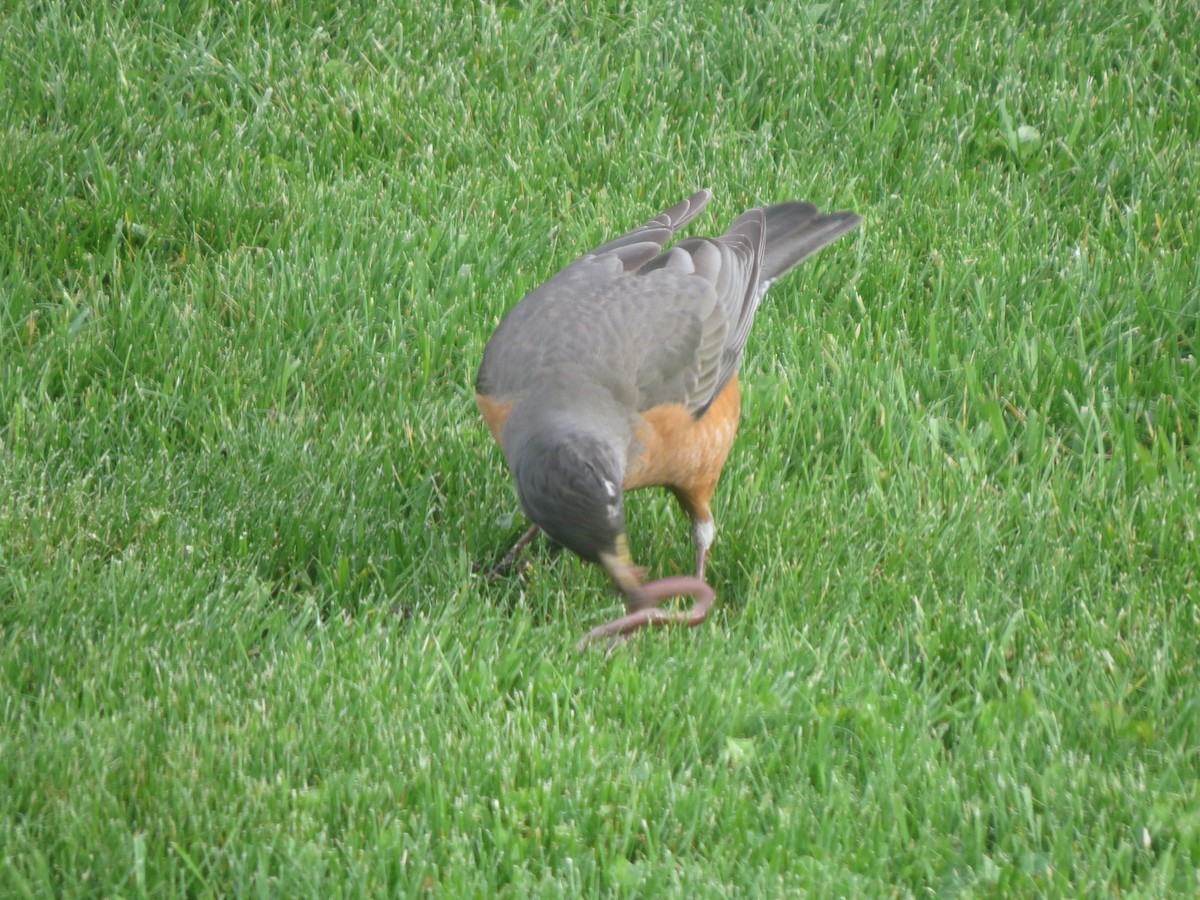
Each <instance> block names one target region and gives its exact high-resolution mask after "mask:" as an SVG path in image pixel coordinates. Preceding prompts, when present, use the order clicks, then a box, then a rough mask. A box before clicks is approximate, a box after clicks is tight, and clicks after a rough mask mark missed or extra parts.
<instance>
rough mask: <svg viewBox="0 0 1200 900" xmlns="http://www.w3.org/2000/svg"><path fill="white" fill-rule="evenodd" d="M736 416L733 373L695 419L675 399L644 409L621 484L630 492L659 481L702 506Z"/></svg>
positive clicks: (738, 394) (709, 493)
mask: <svg viewBox="0 0 1200 900" xmlns="http://www.w3.org/2000/svg"><path fill="white" fill-rule="evenodd" d="M740 415H741V392H740V390H739V388H738V382H737V376H736V375H735V376H734V377H733V378H732V379H730V381H729V384H728V385H726V387H725V389H724V390H723V391H721V394H720V396H719V397H717V399H716V400H714V401H713V404H712V406H710V407H709V408H708V411H707V412H706V413H705V414H704V416H703V417H702V418H700V419H699V420H697V419H694V418H692V414H691V413H690V412H688V410H687V408H686V407H685V406H682V405H681V404H678V403H671V404H665V405H663V406H656V407H655V408H654V409H651V410H647V411H646V412H645V413H643V414H642V423H641V425H640V426H639V427H638V429H637V431H636V432H635V433H634V440H635V442H636V443H635V449H634V455H633V456H631V457H630V459H629V462H628V464H627V467H626V469H625V482H624V484H623V485H622V487H624V489H625V490H627V491H631V490H634V489H636V488H642V487H651V486H654V485H662V486H665V487H670V488H673V489H675V491H676V492H677V493H679V494H681V495H682V496H681V498H680V499H681V500H689V499H690V500H692V501H694V503H693V505H694V506H701V505H707V502H708V500H709V499H710V498H711V497H712V494H713V491H714V490H715V489H716V486H717V479H719V478H720V476H721V469H722V468H723V467H724V465H725V459H726V458H727V457H728V456H729V450H730V448H731V447H733V439H734V437H735V435H737V428H738V420H739V417H740Z"/></svg>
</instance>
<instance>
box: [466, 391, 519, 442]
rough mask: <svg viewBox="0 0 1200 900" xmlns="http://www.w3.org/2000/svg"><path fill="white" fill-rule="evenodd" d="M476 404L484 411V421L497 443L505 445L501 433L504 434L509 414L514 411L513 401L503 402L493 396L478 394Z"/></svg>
mask: <svg viewBox="0 0 1200 900" xmlns="http://www.w3.org/2000/svg"><path fill="white" fill-rule="evenodd" d="M475 405H476V406H478V407H479V411H480V412H481V413H483V421H484V422H486V423H487V427H488V431H490V432H491V433H492V437H494V438H495V439H496V443H498V444H501V445H503V441H501V440H500V435H502V434H504V426H505V424H506V423H507V422H508V414H509V413H511V412H512V408H513V405H512V403H511V402H510V403H503V402H501V401H499V400H496V399H495V398H493V397H488V396H486V395H484V394H476V395H475Z"/></svg>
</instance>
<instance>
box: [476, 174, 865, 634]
mask: <svg viewBox="0 0 1200 900" xmlns="http://www.w3.org/2000/svg"><path fill="white" fill-rule="evenodd" d="M711 199H712V192H711V191H709V190H707V189H702V190H699V191H697V192H696V193H694V194H692V195H691V196H690V197H688V198H687V199H686V200H683V201H681V202H680V203H677V204H676V205H674V206H672V207H670V208H669V209H667V210H665V211H664V212H662V213H660V214H659V215H657V216H655V217H654V218H652V219H650V220H649V221H648V222H646V223H644V224H643V225H640V226H639V227H637V228H634V229H633V230H632V231H629V232H627V233H626V234H623V235H621V236H620V237H618V238H615V239H614V240H611V241H608V242H607V243H604V244H602V245H600V246H599V247H596V248H595V249H594V250H592V251H590V252H588V253H586V254H584V255H583V256H580V257H579V258H578V259H576V260H575V261H574V262H571V263H570V264H568V265H567V266H566V267H565V268H564V269H562V270H561V271H559V272H558V273H557V274H555V275H554V276H552V277H551V278H550V279H549V280H548V281H546V282H544V283H543V284H541V285H540V286H539V287H536V288H534V289H533V290H531V291H530V292H529V293H528V294H526V295H525V296H524V297H523V298H522V299H521V300H520V302H518V303H517V304H516V305H515V306H514V307H512V309H510V310H509V311H508V312H507V314H506V315H504V317H503V318H502V319H501V321H500V323H499V324H498V326H497V327H496V329H495V331H494V332H493V334H492V336H491V338H490V339H489V340H488V342H487V345H486V346H485V348H484V352H483V360H482V362H481V364H480V366H479V370H478V374H477V376H476V379H475V401H476V405H477V406H478V408H479V411H480V413H481V415H482V417H483V420H484V422H485V423H486V425H487V428H488V430H489V431H490V432H491V435H492V437H493V438H495V440H496V441H497V442H498V443H499V445H500V448H501V450H502V451H503V454H504V457H505V460H506V461H507V464H508V468H509V470H510V471H511V473H512V476H513V480H514V482H515V484H516V491H517V497H518V499H519V501H520V505H521V508H522V509H523V510H524V512H525V514H526V515H527V516H528V518H529V519H530V521H531V522H532V523H533V524H532V526H531V527H530V529H529V530H528V531H527V532H526V533H525V535H524V536H523V537H522V538H521V539H520V540H519V541H518V542H517V545H516V546H515V547H514V548H513V550H512V551H510V553H509V554H508V555H507V556H506V557H505V560H504V562H503V563H502V564H501V565H502V566H503V565H504V564H506V563H509V562H511V561H512V559H513V558H515V555H516V554H517V553H519V552H521V550H522V549H523V548H524V547H525V546H526V545H527V544H528V543H529V542H530V541H531V540H532V539H533V538H534V537H536V535H537V533H538V531H539V530H540V531H542V532H544V533H545V534H546V535H548V536H549V537H550V538H551V539H552V540H553V541H554V542H555V543H558V544H561V545H562V546H564V547H566V548H567V549H569V550H570V551H572V552H573V553H575V554H576V555H578V556H579V557H580V558H582V559H584V560H587V561H588V562H592V563H596V564H598V565H600V566H601V567H603V569H604V570H605V572H607V574H608V576H609V577H610V578H611V580H612V582H613V584H614V585H615V587H616V588H617V590H619V591H620V593H621V594H622V595H623V597H624V601H625V606H626V614H625V615H623V616H621V617H619V618H617V619H614V620H613V621H611V622H607V623H605V624H602V625H599V626H597V627H595V628H593V629H592V630H591V631H589V632H588V633H587V634H586V635H584V637H583V639H582V640H581V641H580V642H579V646H580V647H584V646H586V645H588V644H589V643H591V642H593V641H598V640H600V639H603V638H607V639H608V640H609V641H610V642H615V641H619V640H623V639H624V638H626V637H628V636H629V635H630V634H632V633H633V632H634V631H636V630H638V629H640V628H643V627H645V626H648V625H667V624H683V625H689V626H695V625H699V624H701V623H702V622H704V621H705V619H706V618H707V615H708V611H709V608H710V606H711V604H712V602H713V599H714V598H715V591H714V590H713V589H712V587H711V586H710V585H709V584H708V583H707V582H706V581H705V580H704V577H705V570H706V564H707V561H708V556H709V551H710V548H711V546H712V543H713V540H714V536H715V530H716V529H715V522H714V517H713V512H712V505H711V502H712V498H713V494H714V492H715V490H716V487H717V482H718V480H719V478H720V475H721V470H722V468H723V467H724V465H725V461H726V459H727V458H728V456H729V452H730V449H731V447H732V446H733V441H734V437H735V435H736V434H737V429H738V424H739V421H740V416H741V391H740V387H739V384H738V371H739V368H740V366H741V363H742V358H743V353H744V350H745V346H746V339H747V337H748V336H749V334H750V327H751V325H752V324H753V321H754V315H755V312H756V311H757V309H758V306H759V303H760V302H761V301H762V299H763V296H764V294H765V293H766V291H767V289H768V288H769V287H770V286H771V285H772V284H773V283H774V282H775V281H777V280H778V279H779V278H781V277H782V276H784V275H786V274H787V273H788V272H790V271H791V270H792V269H794V268H795V267H796V266H798V265H799V264H800V263H802V262H803V261H804V260H805V259H807V258H808V257H809V256H811V255H812V254H814V253H816V252H817V251H818V250H820V249H821V248H823V247H825V246H826V245H827V244H829V243H831V242H832V241H834V240H836V239H837V238H839V237H841V236H842V235H844V234H846V233H847V232H849V231H852V230H853V229H854V228H856V227H858V225H859V224H860V223H861V222H862V218H861V217H860V216H858V215H857V214H855V213H853V212H849V211H841V212H832V213H822V212H821V211H820V210H819V209H818V208H817V207H816V206H814V205H813V204H811V203H806V202H800V201H789V202H784V203H777V204H774V205H769V206H763V207H756V208H754V209H750V210H748V211H746V212H745V213H743V214H742V215H740V216H739V217H738V218H737V219H736V220H734V222H733V224H732V225H730V226H729V229H728V230H727V231H726V232H725V233H724V234H723V235H721V236H720V237H715V238H704V237H689V238H684V239H682V240H679V241H677V242H676V243H674V245H673V246H671V247H670V248H669V249H667V244H668V243H669V242H670V241H671V240H672V239H673V238H674V236H675V234H676V232H677V231H679V229H681V228H683V226H685V225H687V224H688V223H689V222H691V221H692V219H693V218H695V216H696V215H697V214H698V213H699V212H700V211H701V210H702V209H704V207H705V206H706V205H707V204H708V202H709V200H711ZM656 486H657V487H665V488H667V489H668V490H669V491H670V492H671V493H673V494H674V495H675V498H676V500H677V501H678V503H679V505H680V507H681V508H682V509H683V511H684V513H686V515H687V516H688V517H689V519H690V521H691V541H692V546H693V549H694V551H695V575H693V576H687V575H682V576H673V577H668V578H661V579H658V580H656V581H649V582H648V581H646V580H645V579H646V571H645V570H644V569H642V568H641V567H639V566H637V565H635V564H634V562H633V560H632V559H631V556H630V552H629V544H628V539H627V536H626V532H625V506H624V495H625V493H626V492H628V491H632V490H636V489H639V488H646V487H656ZM498 568H499V567H498ZM677 596H678V597H684V596H689V597H692V598H693V599H694V601H695V602H694V605H693V606H692V608H691V609H690V610H687V611H670V610H664V609H661V608H659V604H660V603H661V602H662V601H663V600H665V599H667V598H669V597H677Z"/></svg>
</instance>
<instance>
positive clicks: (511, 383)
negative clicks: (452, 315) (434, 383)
mask: <svg viewBox="0 0 1200 900" xmlns="http://www.w3.org/2000/svg"><path fill="white" fill-rule="evenodd" d="M710 197H711V194H710V193H709V192H708V191H699V192H697V193H696V194H693V195H692V196H691V197H689V198H688V199H687V200H685V201H683V202H682V203H679V204H677V205H676V206H673V207H671V208H670V209H668V210H666V211H665V212H663V213H661V214H660V215H658V216H656V217H655V218H654V219H651V220H650V221H649V222H647V223H645V224H644V225H642V226H640V227H638V228H635V229H634V230H633V231H630V232H628V233H627V234H624V235H622V236H621V237H619V238H617V239H615V240H613V241H609V242H608V243H606V244H602V245H601V246H600V247H597V248H596V249H595V250H593V251H591V252H590V253H588V254H586V255H584V256H582V257H580V258H579V259H577V260H576V261H575V262H573V263H571V264H570V265H569V266H567V268H565V269H564V270H562V271H561V272H559V273H558V274H557V275H555V276H554V277H553V278H551V279H550V280H549V281H547V282H546V283H545V284H543V285H542V286H541V287H539V288H536V289H535V290H534V291H532V292H530V293H529V294H528V295H526V297H525V298H524V299H523V300H522V301H521V303H519V304H518V305H517V306H516V307H514V308H513V309H512V310H511V311H510V312H509V314H508V315H507V316H506V317H505V319H504V321H503V322H501V324H500V327H499V328H498V329H497V330H496V333H495V335H493V337H492V340H491V341H489V343H488V347H487V350H486V351H485V354H484V362H483V365H482V366H481V367H480V372H479V378H478V380H477V382H476V389H477V390H478V391H479V392H480V393H496V394H500V393H509V392H514V391H518V390H521V389H522V388H525V387H531V386H544V385H553V384H554V383H556V382H561V383H563V384H564V385H568V384H579V383H587V384H591V385H602V386H603V387H604V388H605V389H607V390H609V391H611V392H612V393H613V394H614V395H616V396H618V397H619V398H620V399H621V400H622V401H623V402H626V403H628V404H631V405H633V406H635V407H636V408H637V409H639V410H644V409H648V408H650V407H652V406H656V405H659V404H661V403H679V404H682V405H684V406H686V407H687V409H688V410H689V411H690V412H691V413H692V414H693V415H694V416H696V417H699V416H702V415H703V414H704V412H705V411H706V410H707V409H708V407H709V406H710V405H711V404H712V402H713V400H714V399H716V397H717V396H718V395H719V394H720V392H721V391H722V390H723V389H724V388H725V386H726V385H727V384H728V383H729V380H730V379H731V378H732V377H733V376H734V374H735V373H736V372H737V370H738V367H739V366H740V365H741V360H742V352H743V350H744V348H745V344H746V339H747V337H748V335H749V333H750V327H751V325H752V323H753V321H754V313H755V311H756V310H757V309H758V304H759V302H760V301H761V300H762V297H763V294H764V293H765V292H766V289H767V287H768V286H770V284H771V283H772V282H773V281H774V280H775V279H777V278H779V277H780V276H782V275H784V274H786V273H787V272H788V271H790V270H791V269H792V268H794V267H795V266H797V265H799V264H800V263H801V262H802V261H803V260H804V259H806V258H807V257H808V256H811V255H812V254H813V253H815V252H816V251H817V250H819V249H821V248H822V247H824V246H825V245H826V244H828V243H829V242H831V241H833V240H835V239H836V238H837V237H839V236H840V235H842V234H844V233H845V232H847V231H849V230H850V229H852V228H854V227H855V226H857V225H858V223H859V222H860V221H861V220H860V219H859V217H858V216H856V215H854V214H853V213H833V214H830V215H824V216H823V215H821V214H820V213H819V212H818V211H817V209H816V207H814V206H812V205H811V204H806V203H783V204H778V205H776V206H771V207H768V208H766V209H752V210H749V211H748V212H746V213H744V214H743V215H742V216H740V217H739V218H738V219H737V220H736V221H735V222H734V223H733V225H731V226H730V228H729V230H728V231H726V232H725V234H723V235H722V236H721V237H718V238H688V239H686V240H683V241H680V242H679V243H678V244H676V245H675V246H674V247H672V248H671V249H670V250H667V251H665V252H664V251H663V246H664V245H665V244H666V242H667V241H669V240H670V238H671V236H672V235H673V234H674V233H675V232H676V231H677V230H678V229H679V228H680V227H682V226H683V225H684V224H686V223H687V222H688V221H690V220H691V219H692V218H693V217H694V216H695V215H696V214H697V213H698V212H699V211H700V210H701V209H702V208H703V207H704V205H705V204H706V203H707V202H708V200H709V199H710Z"/></svg>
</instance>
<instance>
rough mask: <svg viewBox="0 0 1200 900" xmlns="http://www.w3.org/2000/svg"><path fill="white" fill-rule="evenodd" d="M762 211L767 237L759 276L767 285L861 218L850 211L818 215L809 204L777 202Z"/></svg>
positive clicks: (855, 225)
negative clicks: (765, 221)
mask: <svg viewBox="0 0 1200 900" xmlns="http://www.w3.org/2000/svg"><path fill="white" fill-rule="evenodd" d="M765 213H766V218H767V239H766V249H765V250H764V251H763V261H762V274H761V277H762V279H763V281H764V282H766V283H768V284H770V283H771V282H774V281H776V280H778V279H779V278H781V277H783V276H784V275H786V274H787V273H788V272H790V271H791V270H792V269H794V268H796V266H798V265H800V263H802V262H804V260H806V259H808V258H809V257H810V256H812V255H813V254H814V253H816V252H817V251H818V250H820V249H821V248H822V247H824V246H825V245H826V244H830V243H832V242H833V241H835V240H837V239H838V238H839V237H841V236H842V235H843V234H845V233H846V232H847V231H851V230H853V229H854V228H857V227H858V225H859V223H860V222H862V217H861V216H859V215H856V214H855V213H852V212H835V213H828V214H827V215H821V214H820V211H819V210H818V209H817V208H816V207H815V206H813V205H812V204H811V203H799V202H792V203H779V204H776V205H775V206H768V207H767V208H766V210H765Z"/></svg>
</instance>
